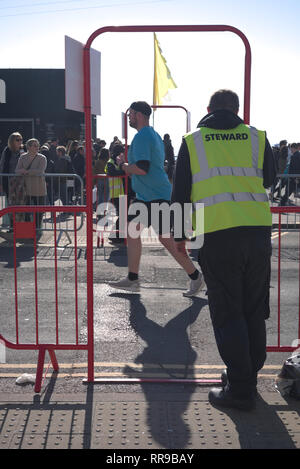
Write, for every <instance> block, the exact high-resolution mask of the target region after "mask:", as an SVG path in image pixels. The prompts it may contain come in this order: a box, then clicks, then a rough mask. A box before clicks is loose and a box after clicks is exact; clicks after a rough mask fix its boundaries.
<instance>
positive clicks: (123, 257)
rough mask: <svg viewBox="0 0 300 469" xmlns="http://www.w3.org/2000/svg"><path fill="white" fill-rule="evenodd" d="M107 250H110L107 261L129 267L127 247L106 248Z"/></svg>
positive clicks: (118, 265)
mask: <svg viewBox="0 0 300 469" xmlns="http://www.w3.org/2000/svg"><path fill="white" fill-rule="evenodd" d="M105 250H106V251H107V250H110V252H109V257H106V261H107V262H109V263H110V264H114V265H115V266H117V267H127V266H128V260H127V249H126V247H124V246H123V245H122V246H118V247H116V248H105Z"/></svg>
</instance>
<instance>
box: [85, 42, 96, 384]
mask: <svg viewBox="0 0 300 469" xmlns="http://www.w3.org/2000/svg"><path fill="white" fill-rule="evenodd" d="M83 73H84V113H85V144H86V162H85V164H86V172H85V174H86V207H87V215H86V238H87V239H86V259H87V327H88V381H89V382H91V381H93V380H94V292H93V197H92V195H93V194H92V145H91V139H92V131H91V126H92V114H91V83H90V47H85V48H84V51H83Z"/></svg>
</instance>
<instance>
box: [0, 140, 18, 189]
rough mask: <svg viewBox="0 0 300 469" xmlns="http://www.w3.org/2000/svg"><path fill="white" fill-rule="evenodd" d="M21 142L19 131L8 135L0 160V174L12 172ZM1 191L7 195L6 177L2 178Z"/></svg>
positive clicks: (7, 184) (15, 165) (16, 162)
mask: <svg viewBox="0 0 300 469" xmlns="http://www.w3.org/2000/svg"><path fill="white" fill-rule="evenodd" d="M22 143H23V137H22V135H21V134H20V133H19V132H14V133H12V134H11V135H10V136H9V137H8V142H7V146H6V147H5V148H4V150H3V152H2V155H1V160H0V174H2V173H5V174H14V173H15V170H16V167H17V164H18V160H19V158H20V150H21V146H22ZM2 186H3V191H4V192H5V194H6V196H7V197H8V195H9V194H8V192H9V181H8V177H7V178H3V180H2Z"/></svg>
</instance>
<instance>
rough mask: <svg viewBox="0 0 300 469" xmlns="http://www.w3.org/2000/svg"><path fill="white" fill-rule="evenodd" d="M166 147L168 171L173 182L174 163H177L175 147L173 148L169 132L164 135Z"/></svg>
mask: <svg viewBox="0 0 300 469" xmlns="http://www.w3.org/2000/svg"><path fill="white" fill-rule="evenodd" d="M164 147H165V164H166V173H167V175H168V178H169V181H170V182H172V177H173V171H174V165H175V157H174V148H173V145H172V142H171V139H170V135H169V134H165V135H164Z"/></svg>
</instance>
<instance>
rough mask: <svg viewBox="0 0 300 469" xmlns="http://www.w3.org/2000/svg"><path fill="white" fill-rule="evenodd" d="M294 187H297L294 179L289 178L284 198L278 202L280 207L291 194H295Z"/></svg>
mask: <svg viewBox="0 0 300 469" xmlns="http://www.w3.org/2000/svg"><path fill="white" fill-rule="evenodd" d="M296 186H297V184H296V179H295V178H290V180H289V181H288V183H287V185H286V188H285V193H284V196H283V197H282V198H281V200H280V203H281V205H285V204H286V203H287V201H288V199H289V197H290V195H291V194H292V192H295V190H296Z"/></svg>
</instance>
